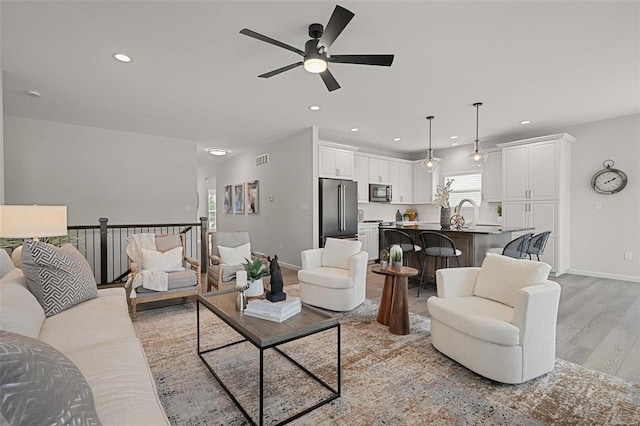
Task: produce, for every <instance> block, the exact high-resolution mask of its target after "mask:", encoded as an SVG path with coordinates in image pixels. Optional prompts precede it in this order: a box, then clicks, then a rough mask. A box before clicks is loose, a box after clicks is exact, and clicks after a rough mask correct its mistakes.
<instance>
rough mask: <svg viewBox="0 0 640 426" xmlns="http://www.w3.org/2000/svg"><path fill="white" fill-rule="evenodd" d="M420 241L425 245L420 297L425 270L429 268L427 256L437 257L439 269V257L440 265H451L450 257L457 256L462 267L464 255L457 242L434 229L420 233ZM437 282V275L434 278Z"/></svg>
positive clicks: (457, 260) (436, 267) (436, 266)
mask: <svg viewBox="0 0 640 426" xmlns="http://www.w3.org/2000/svg"><path fill="white" fill-rule="evenodd" d="M420 241H421V243H422V246H423V247H424V251H423V253H424V262H423V264H422V273H421V274H420V284H419V285H418V296H416V297H420V287H422V282H423V279H424V271H425V270H426V269H427V258H428V257H435V260H436V264H435V269H438V259H439V260H440V267H441V268H442V267H443V265H445V267H447V268H448V267H449V259H450V258H452V257H455V258H456V262H457V263H458V268H459V267H460V256H462V252H461V251H460V250H458V249H457V248H456V244H455V243H454V242H453V240H452V239H451V238H449V237H447V236H446V235H443V234H440V233H439V232H433V231H424V232H422V233H420ZM433 281H434V282H435V276H434V278H433Z"/></svg>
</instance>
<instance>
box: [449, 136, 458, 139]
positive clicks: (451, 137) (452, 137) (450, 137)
mask: <svg viewBox="0 0 640 426" xmlns="http://www.w3.org/2000/svg"><path fill="white" fill-rule="evenodd" d="M449 139H458V137H457V136H449Z"/></svg>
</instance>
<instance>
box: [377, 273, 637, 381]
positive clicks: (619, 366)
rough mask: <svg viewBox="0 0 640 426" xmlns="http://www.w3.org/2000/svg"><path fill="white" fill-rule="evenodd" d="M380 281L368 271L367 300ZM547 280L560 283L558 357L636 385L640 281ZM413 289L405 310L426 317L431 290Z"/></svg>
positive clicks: (576, 277)
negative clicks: (418, 292) (418, 293)
mask: <svg viewBox="0 0 640 426" xmlns="http://www.w3.org/2000/svg"><path fill="white" fill-rule="evenodd" d="M371 267H372V265H370V266H369V270H371ZM383 279H384V277H382V276H380V275H377V274H374V273H372V272H369V273H368V274H367V298H369V299H372V300H375V301H379V300H380V295H381V293H382V285H383ZM550 279H551V280H552V281H556V282H557V283H558V284H560V286H561V287H562V292H561V294H560V308H559V312H558V327H557V339H556V342H557V349H556V356H557V357H558V358H560V359H564V360H567V361H571V362H573V363H576V364H580V365H583V366H585V367H588V368H590V369H593V370H597V371H602V372H604V373H607V374H611V375H614V376H618V377H622V378H624V379H627V380H631V381H634V382H636V383H640V283H633V282H625V281H616V280H608V279H603V278H593V277H583V276H579V275H570V274H565V275H562V276H561V277H551V278H550ZM417 289H418V287H417V285H416V284H409V311H410V312H413V313H415V314H418V315H424V316H427V317H428V316H429V312H428V311H427V299H428V298H429V297H431V296H435V288H434V286H433V285H429V286H428V287H427V288H426V289H425V288H424V287H423V288H422V289H421V290H420V297H416V294H417Z"/></svg>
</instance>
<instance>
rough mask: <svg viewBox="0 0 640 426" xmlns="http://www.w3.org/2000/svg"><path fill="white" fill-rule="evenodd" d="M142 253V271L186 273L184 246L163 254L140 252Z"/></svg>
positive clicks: (151, 251)
mask: <svg viewBox="0 0 640 426" xmlns="http://www.w3.org/2000/svg"><path fill="white" fill-rule="evenodd" d="M140 251H141V252H142V269H146V270H147V271H162V272H175V271H184V268H183V267H182V246H180V247H176V248H172V249H171V250H168V251H165V252H164V253H163V252H159V251H155V250H147V249H145V248H143V249H141V250H140Z"/></svg>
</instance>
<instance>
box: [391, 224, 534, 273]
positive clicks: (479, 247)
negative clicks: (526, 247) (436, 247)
mask: <svg viewBox="0 0 640 426" xmlns="http://www.w3.org/2000/svg"><path fill="white" fill-rule="evenodd" d="M385 229H397V230H398V231H403V232H406V233H407V234H409V235H410V236H411V237H412V238H413V240H414V241H415V244H416V245H418V246H422V243H421V242H420V233H421V232H423V231H435V232H438V233H441V234H444V235H446V236H447V237H449V238H451V239H452V240H453V242H454V244H455V245H456V248H457V249H458V250H460V251H462V256H460V266H481V265H482V261H483V260H484V256H485V254H486V253H487V251H488V250H489V249H490V248H493V247H504V246H505V245H506V244H507V243H508V242H509V241H511V240H512V239H513V238H512V236H511V234H512V233H513V232H533V229H534V228H505V227H502V226H496V225H477V226H475V227H468V228H465V227H463V228H461V229H442V228H441V227H440V225H439V224H435V223H417V224H410V223H409V224H406V222H405V223H403V224H402V225H400V224H395V223H382V224H380V227H379V232H380V250H382V249H383V248H387V247H385V244H386V241H385V239H384V230H385ZM417 257H418V256H413V261H412V265H408V266H414V267H418V266H419V265H418V263H417V262H421V261H422V260H423V257H422V256H419V257H420V260H418V259H416V258H417ZM452 262H453V265H456V263H455V260H453V259H452ZM420 266H421V265H420ZM429 266H431V265H429ZM428 269H430V270H431V273H430V274H429V271H427V272H425V275H427V274H429V276H433V273H432V272H433V267H432V266H431V267H428Z"/></svg>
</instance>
